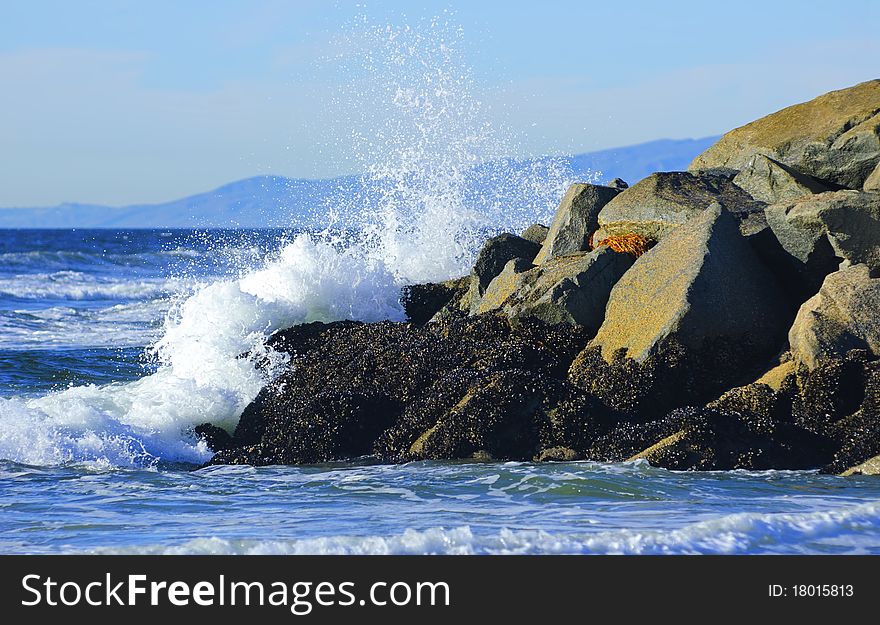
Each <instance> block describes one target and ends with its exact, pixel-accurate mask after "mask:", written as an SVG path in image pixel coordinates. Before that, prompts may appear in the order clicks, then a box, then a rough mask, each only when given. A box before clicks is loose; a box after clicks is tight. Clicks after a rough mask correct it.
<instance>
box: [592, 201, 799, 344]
mask: <svg viewBox="0 0 880 625" xmlns="http://www.w3.org/2000/svg"><path fill="white" fill-rule="evenodd" d="M774 286H775V285H774V284H773V283H772V279H770V278H769V275H768V273H767V270H766V269H765V268H764V267H763V266H762V265H761V264H760V262H759V261H758V259H757V258H756V257H755V255H754V252H753V251H752V250H751V248H750V247H749V245H748V244H747V242H746V241H745V239H744V238H743V237H742V235H741V234H740V232H739V229H738V226H737V222H736V219H735V218H734V217H733V215H732V214H731V213H730V212H728V211H725V210H723V209H722V208H721V206H719V205H718V204H714V205H713V206H711V207H710V208H709V209H707V210H705V211H703V212H702V213H701V214H700V215H698V216H697V217H696V218H695V219H694V220H693V221H692V222H690V223H688V224H687V226H686V227H684V228H680V229H677V230H676V231H674V232H673V233H671V234H670V235H669V236H668V237H666V238H665V239H664V240H662V241H661V242H660V243H658V244H657V246H656V247H654V248H653V249H652V250H650V251H649V252H647V253H646V254H644V255H643V256H642V257H641V258H639V259H638V260H637V261H636V263H635V264H634V265H633V267H632V269H630V271H628V272H627V273H626V275H624V276H623V278H621V280H620V281H619V282H618V283H617V284H616V285H615V287H614V288H613V289H612V291H611V297H610V299H609V302H608V310H607V311H606V315H605V323H604V324H602V327H601V329H600V330H599V332H598V334H597V335H596V338H595V339H594V340H593V341H592V344H593V345H597V346H600V347H601V348H602V354H603V356H604V357H605V358H606V360H608V361H610V360H611V358H612V355H613V354H614V352H616V351H617V350H619V349H624V350H626V353H627V356H628V357H629V358H631V359H634V360H636V361H642V360H644V359H645V358H647V357H648V355H649V354H651V353H652V352H653V351H655V350H657V349H659V348H660V347H662V343H663V342H664V341H665V340H667V339H668V338H670V337H676V338H677V339H678V342H679V343H681V344H682V345H684V346H686V347H688V348H691V349H702V348H703V347H704V346H705V345H706V344H707V342H710V341H712V340H713V339H718V338H724V339H727V340H733V341H740V340H741V341H743V345H747V344H751V345H753V346H754V347H756V348H757V347H759V346H766V345H767V344H768V343H769V344H774V343H775V342H777V339H778V337H779V331H780V323H781V321H782V320H781V317H782V315H780V314H778V313H779V310H780V307H781V302H780V300H779V296H778V294H777V293H776V291H775V288H774Z"/></svg>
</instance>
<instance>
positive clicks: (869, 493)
mask: <svg viewBox="0 0 880 625" xmlns="http://www.w3.org/2000/svg"><path fill="white" fill-rule="evenodd" d="M0 490H2V492H3V493H4V497H3V500H2V502H0V552H3V553H148V554H227V553H233V554H339V553H341V554H423V553H428V554H551V553H566V554H580V553H584V554H591V553H592V554H604V553H619V554H701V553H702V554H767V553H776V554H779V553H790V554H808V553H812V554H838V553H848V554H877V553H880V481H878V480H876V479H872V478H849V479H842V478H838V477H833V476H822V475H818V474H815V473H811V472H787V471H768V472H760V473H748V472H728V473H676V472H670V471H664V470H661V469H655V468H652V467H650V466H649V465H647V464H646V463H643V462H639V463H632V464H623V465H602V464H594V463H589V462H575V463H552V464H540V465H538V464H530V463H431V462H420V463H411V464H406V465H400V466H387V465H386V466H375V465H374V466H371V465H366V464H362V465H358V464H357V463H348V464H339V465H327V466H320V467H263V468H252V467H241V466H227V467H211V468H206V469H200V470H195V471H188V470H169V469H163V470H146V471H145V470H118V469H110V470H108V469H101V468H99V467H95V466H91V467H81V466H80V467H76V466H71V467H54V468H53V467H28V466H23V465H18V464H14V463H9V462H4V463H2V464H0Z"/></svg>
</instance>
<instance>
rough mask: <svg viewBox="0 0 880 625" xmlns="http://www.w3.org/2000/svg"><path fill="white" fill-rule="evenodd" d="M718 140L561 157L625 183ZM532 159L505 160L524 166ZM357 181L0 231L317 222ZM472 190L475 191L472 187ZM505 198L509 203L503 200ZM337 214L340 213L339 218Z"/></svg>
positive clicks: (92, 211) (237, 193)
mask: <svg viewBox="0 0 880 625" xmlns="http://www.w3.org/2000/svg"><path fill="white" fill-rule="evenodd" d="M717 139H718V137H706V138H703V139H678V140H674V139H660V140H657V141H651V142H648V143H641V144H639V145H632V146H626V147H621V148H612V149H608V150H601V151H598V152H588V153H585V154H577V155H575V156H570V157H566V160H567V161H568V163H569V165H570V166H571V169H572V171H573V173H574V176H575V178H578V177H585V176H586V175H587V174H589V173H590V172H601V177H600V181H608V180H611V179H612V178H623V179H624V180H626V181H627V182H629V183H630V184H632V183H633V182H636V181H638V180H640V179H642V178H644V177H645V176H647V175H648V174H650V173H652V172H654V171H677V170H683V169H686V168H687V166H688V164H689V163H690V161H691V160H693V158H694V157H695V156H696V155H697V154H699V153H700V152H702V151H703V150H705V149H706V148H707V147H709V146H710V145H711V144H712V143H714V142H715V141H716V140H717ZM530 162H532V161H518V162H513V163H512V165H511V166H513V167H527V166H528V164H529V163H530ZM357 188H358V178H357V177H356V176H347V177H342V178H334V179H326V180H306V179H297V178H285V177H283V176H256V177H254V178H247V179H245V180H238V181H236V182H231V183H229V184H226V185H224V186H222V187H219V188H217V189H214V190H212V191H207V192H205V193H199V194H197V195H191V196H189V197H185V198H182V199H179V200H173V201H171V202H164V203H160V204H135V205H130V206H122V207H110V206H100V205H93V204H77V203H64V204H59V205H58V206H52V207H44V208H3V209H0V228H192V227H203V228H209V227H224V228H228V227H243V228H254V227H285V226H293V225H301V226H314V225H323V221H324V219H325V217H324V216H325V215H326V207H327V202H328V200H329V199H330V198H332V197H334V196H335V194H337V193H338V192H339V190H340V189H342V190H343V191H346V190H347V191H349V192H354V191H356V190H357ZM476 192H477V193H478V192H479V190H476ZM510 201H515V197H511V198H510ZM343 219H344V216H343Z"/></svg>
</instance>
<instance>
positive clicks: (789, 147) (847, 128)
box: [688, 80, 880, 189]
mask: <svg viewBox="0 0 880 625" xmlns="http://www.w3.org/2000/svg"><path fill="white" fill-rule="evenodd" d="M755 154H764V155H765V156H769V157H770V158H773V159H775V160H777V161H779V162H781V163H785V164H786V165H788V166H790V167H794V168H795V169H797V170H798V171H801V172H804V173H807V174H809V175H811V176H814V177H816V178H819V179H822V180H827V181H829V182H832V183H835V184H838V185H840V186H843V187H847V188H850V189H861V188H862V186H863V185H864V183H865V180H866V179H867V178H868V175H869V174H870V173H871V172H872V171H873V170H874V168H875V167H877V163H878V161H880V80H869V81H867V82H863V83H861V84H859V85H856V86H854V87H850V88H848V89H841V90H839V91H832V92H830V93H826V94H825V95H822V96H819V97H818V98H815V99H813V100H810V101H809V102H805V103H803V104H796V105H795V106H790V107H788V108H785V109H782V110H781V111H778V112H776V113H773V114H772V115H768V116H767V117H763V118H761V119H759V120H757V121H754V122H751V123H750V124H746V125H745V126H742V127H740V128H737V129H735V130H731V131H730V132H728V133H727V134H726V135H724V136H723V137H721V139H719V140H718V142H717V143H715V144H714V145H713V146H712V147H710V148H709V149H708V150H706V151H705V152H703V153H702V154H700V155H699V156H698V157H697V158H695V159H694V161H693V163H691V165H690V167H689V168H688V170H689V171H703V170H711V169H717V168H730V169H734V170H742V169H745V168H746V167H747V165H748V163H749V161H750V160H751V158H752V156H754V155H755Z"/></svg>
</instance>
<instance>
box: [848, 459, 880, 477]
mask: <svg viewBox="0 0 880 625" xmlns="http://www.w3.org/2000/svg"><path fill="white" fill-rule="evenodd" d="M840 475H843V476H849V475H880V455H878V456H874V457H873V458H869V459H868V460H865V461H864V462H863V463H861V464H858V465H856V466H854V467H850V468H849V469H847V470H846V471H844V472H842V473H841V474H840Z"/></svg>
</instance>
